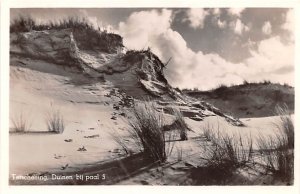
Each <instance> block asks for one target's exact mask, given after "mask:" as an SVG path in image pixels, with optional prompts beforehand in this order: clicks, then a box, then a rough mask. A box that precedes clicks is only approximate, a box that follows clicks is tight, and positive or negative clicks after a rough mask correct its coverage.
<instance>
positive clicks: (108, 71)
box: [10, 29, 175, 98]
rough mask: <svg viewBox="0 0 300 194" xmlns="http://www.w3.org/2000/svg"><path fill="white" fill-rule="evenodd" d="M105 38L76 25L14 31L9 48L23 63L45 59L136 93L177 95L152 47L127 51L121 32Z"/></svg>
mask: <svg viewBox="0 0 300 194" xmlns="http://www.w3.org/2000/svg"><path fill="white" fill-rule="evenodd" d="M103 36H104V35H103ZM87 39H89V40H87ZM103 39H104V40H101V41H100V40H99V39H97V38H95V37H90V36H88V34H86V33H82V34H81V33H79V32H78V31H76V30H75V31H74V30H73V29H63V30H46V31H31V32H26V33H18V34H11V48H10V52H11V55H12V57H14V56H18V58H19V61H21V63H22V60H23V59H24V58H31V59H37V60H43V61H45V62H48V63H54V64H58V65H61V66H63V67H71V68H74V69H75V70H77V71H78V73H81V74H82V73H83V74H86V75H87V76H91V77H103V78H105V79H107V80H109V81H111V82H112V83H113V84H115V86H116V87H118V88H119V89H121V90H122V91H124V92H126V93H128V95H132V96H135V97H139V98H143V97H145V96H147V95H152V96H156V97H158V96H159V97H162V96H165V97H173V98H174V94H175V93H174V90H173V89H172V88H171V86H170V85H169V84H168V82H167V80H166V79H165V77H164V75H163V68H164V64H163V63H162V62H161V61H160V60H159V58H158V57H157V56H156V55H154V54H153V53H152V52H151V51H150V50H146V51H127V52H125V49H124V47H123V43H122V38H120V37H119V36H118V35H114V34H108V35H106V36H105V37H103ZM88 42H96V43H98V44H95V43H94V44H90V45H88V44H87V43H88ZM107 42H109V43H107Z"/></svg>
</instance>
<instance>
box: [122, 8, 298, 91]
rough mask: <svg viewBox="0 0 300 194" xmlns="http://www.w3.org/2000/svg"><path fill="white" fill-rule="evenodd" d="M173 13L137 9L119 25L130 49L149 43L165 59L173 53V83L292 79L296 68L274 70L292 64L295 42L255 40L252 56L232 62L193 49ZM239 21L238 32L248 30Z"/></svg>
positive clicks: (206, 84)
mask: <svg viewBox="0 0 300 194" xmlns="http://www.w3.org/2000/svg"><path fill="white" fill-rule="evenodd" d="M172 14H173V13H172V11H171V10H166V9H163V10H161V11H157V10H151V11H141V12H135V13H132V14H131V15H130V16H129V18H128V19H127V20H126V21H124V22H121V23H120V24H119V29H118V30H119V32H120V34H121V35H122V36H123V37H124V44H125V46H126V47H128V48H129V49H143V48H147V47H148V46H149V47H150V48H151V50H152V51H153V52H154V53H155V54H156V55H158V57H160V59H161V60H162V61H163V62H166V61H167V60H168V59H169V58H170V57H172V60H171V61H170V63H169V65H168V66H167V68H166V70H165V74H166V77H167V79H168V81H169V82H170V84H171V85H173V86H176V87H180V88H194V87H197V88H200V89H203V90H205V89H211V88H214V87H216V86H218V85H219V84H227V85H229V84H240V83H242V82H243V81H244V80H245V79H246V80H248V81H261V80H262V78H263V79H270V80H271V81H275V82H278V81H279V82H282V83H285V82H286V83H290V84H291V83H292V82H293V79H292V76H291V75H292V74H293V72H287V73H286V74H281V75H280V74H278V73H277V74H276V73H272V72H274V71H275V70H277V69H280V68H284V67H286V66H291V65H293V45H285V44H283V43H282V42H281V41H280V37H272V38H269V39H266V40H263V41H261V42H259V43H256V44H257V48H258V49H255V50H254V48H253V50H251V56H250V57H249V58H247V59H245V60H244V61H242V62H240V63H232V62H229V61H227V60H225V59H224V58H222V57H221V56H220V55H218V54H216V53H208V54H205V53H203V52H202V51H198V52H195V51H193V50H192V49H190V48H189V47H188V45H187V43H186V41H185V40H184V38H183V37H182V36H181V34H179V33H178V32H177V31H175V30H173V29H172V28H171V23H172ZM238 21H239V22H238ZM237 22H238V24H237V25H235V26H234V27H235V29H236V28H237V29H236V31H237V32H239V33H242V32H244V31H247V30H249V29H247V28H246V26H245V25H243V24H242V22H241V21H240V20H237ZM237 22H235V24H236V23H237ZM251 48H252V47H250V49H251ZM237 54H238V53H237Z"/></svg>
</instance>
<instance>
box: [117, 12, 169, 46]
mask: <svg viewBox="0 0 300 194" xmlns="http://www.w3.org/2000/svg"><path fill="white" fill-rule="evenodd" d="M171 15H172V11H170V10H166V9H163V10H162V11H161V12H158V11H156V10H151V11H141V12H134V13H132V14H131V15H130V16H129V18H128V19H127V20H126V22H121V23H120V24H119V33H120V34H121V35H122V36H123V37H124V45H125V46H126V47H128V48H131V49H143V48H144V47H147V46H151V47H153V42H155V39H157V37H158V36H160V35H161V34H164V33H165V31H166V29H169V28H170V25H171Z"/></svg>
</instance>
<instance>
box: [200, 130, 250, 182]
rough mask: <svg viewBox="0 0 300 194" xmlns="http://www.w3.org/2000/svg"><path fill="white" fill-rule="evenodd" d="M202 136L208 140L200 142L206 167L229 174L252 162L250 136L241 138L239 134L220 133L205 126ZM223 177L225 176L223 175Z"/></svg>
mask: <svg viewBox="0 0 300 194" xmlns="http://www.w3.org/2000/svg"><path fill="white" fill-rule="evenodd" d="M203 136H204V137H205V138H206V139H207V140H208V142H210V143H209V144H206V145H205V144H201V146H203V150H204V151H205V152H204V157H203V159H204V160H206V162H207V167H208V168H209V169H212V170H213V171H216V170H218V171H219V172H220V174H222V175H224V176H230V175H232V173H233V172H234V171H235V170H236V169H238V168H243V167H246V166H248V165H250V164H253V144H252V138H251V136H250V137H248V138H245V139H243V138H242V137H241V135H238V136H237V135H229V134H227V133H224V134H221V133H220V131H219V129H218V130H217V132H216V131H215V130H213V129H211V128H209V127H207V128H206V129H205V130H204V132H203ZM224 178H225V177H224Z"/></svg>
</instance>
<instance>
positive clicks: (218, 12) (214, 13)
mask: <svg viewBox="0 0 300 194" xmlns="http://www.w3.org/2000/svg"><path fill="white" fill-rule="evenodd" d="M211 12H212V14H213V15H215V16H220V14H221V10H220V8H214V9H211Z"/></svg>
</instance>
